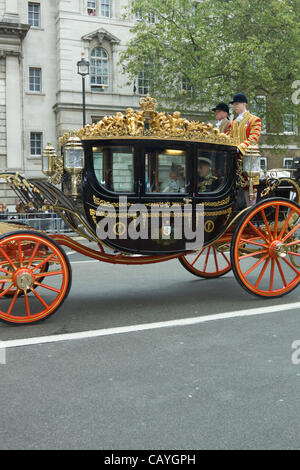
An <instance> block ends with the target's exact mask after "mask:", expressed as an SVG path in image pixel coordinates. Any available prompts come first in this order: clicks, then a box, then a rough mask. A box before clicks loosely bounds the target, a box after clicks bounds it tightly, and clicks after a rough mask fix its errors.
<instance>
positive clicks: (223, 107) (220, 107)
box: [212, 103, 229, 114]
mask: <svg viewBox="0 0 300 470" xmlns="http://www.w3.org/2000/svg"><path fill="white" fill-rule="evenodd" d="M212 111H225V113H228V114H229V106H228V105H227V104H226V103H219V104H217V106H216V107H215V108H213V109H212Z"/></svg>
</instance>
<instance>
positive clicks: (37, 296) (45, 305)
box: [30, 287, 49, 308]
mask: <svg viewBox="0 0 300 470" xmlns="http://www.w3.org/2000/svg"><path fill="white" fill-rule="evenodd" d="M30 290H31V292H33V293H34V295H35V296H36V298H37V299H38V300H39V301H40V302H41V304H43V305H44V307H45V308H48V307H49V305H48V304H47V303H46V302H45V301H44V299H42V297H41V296H40V295H39V294H38V293H37V292H36V291H35V290H34V289H33V288H32V287H30Z"/></svg>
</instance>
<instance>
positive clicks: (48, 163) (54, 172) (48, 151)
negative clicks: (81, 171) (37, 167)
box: [42, 142, 63, 184]
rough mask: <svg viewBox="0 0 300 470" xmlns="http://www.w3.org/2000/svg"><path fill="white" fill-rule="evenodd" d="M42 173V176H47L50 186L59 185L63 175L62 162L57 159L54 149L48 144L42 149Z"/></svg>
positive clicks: (59, 158)
mask: <svg viewBox="0 0 300 470" xmlns="http://www.w3.org/2000/svg"><path fill="white" fill-rule="evenodd" d="M42 171H43V173H44V175H46V176H48V181H49V182H50V183H51V184H59V183H60V182H61V179H62V175H63V161H62V158H61V157H58V156H57V154H56V152H55V149H54V147H52V145H51V144H50V142H49V143H48V144H47V146H46V147H45V148H44V151H43V155H42Z"/></svg>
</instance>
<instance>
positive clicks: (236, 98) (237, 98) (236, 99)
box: [230, 93, 248, 104]
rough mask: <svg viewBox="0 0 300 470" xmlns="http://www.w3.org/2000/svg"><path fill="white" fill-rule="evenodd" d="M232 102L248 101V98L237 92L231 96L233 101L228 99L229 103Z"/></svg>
mask: <svg viewBox="0 0 300 470" xmlns="http://www.w3.org/2000/svg"><path fill="white" fill-rule="evenodd" d="M233 103H248V100H247V98H246V96H245V95H244V94H243V93H237V94H236V95H235V96H234V97H233V101H230V104H233Z"/></svg>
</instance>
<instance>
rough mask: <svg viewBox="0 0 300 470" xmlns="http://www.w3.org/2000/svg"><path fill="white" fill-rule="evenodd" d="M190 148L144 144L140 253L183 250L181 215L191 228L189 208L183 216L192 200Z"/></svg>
mask: <svg viewBox="0 0 300 470" xmlns="http://www.w3.org/2000/svg"><path fill="white" fill-rule="evenodd" d="M190 148H191V147H190V144H188V143H182V142H180V143H179V142H174V141H172V142H170V141H169V142H161V141H151V142H150V141H146V142H144V149H143V152H142V154H143V155H144V158H143V159H142V162H143V164H144V167H143V168H141V171H142V173H143V174H144V178H143V179H142V194H141V202H142V204H143V205H144V206H145V207H146V208H147V211H146V212H147V213H146V214H145V222H144V230H145V231H147V235H148V236H147V239H143V240H142V241H141V248H142V251H143V252H144V253H148V252H152V253H153V252H156V253H157V252H160V251H162V252H170V253H176V252H182V251H184V250H185V243H186V240H185V229H184V217H185V216H186V217H187V219H188V221H189V222H190V225H192V206H191V205H190V211H189V214H184V208H185V206H186V205H187V204H189V203H190V204H191V201H192V197H191V196H192V193H191V189H192V185H191V177H190V175H191V171H192V164H191V158H190ZM146 217H147V221H146Z"/></svg>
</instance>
